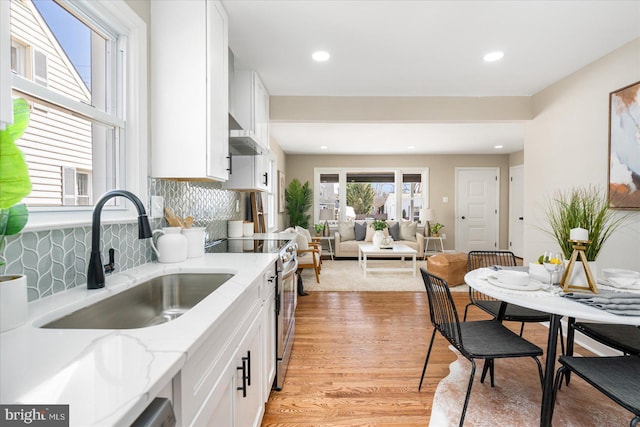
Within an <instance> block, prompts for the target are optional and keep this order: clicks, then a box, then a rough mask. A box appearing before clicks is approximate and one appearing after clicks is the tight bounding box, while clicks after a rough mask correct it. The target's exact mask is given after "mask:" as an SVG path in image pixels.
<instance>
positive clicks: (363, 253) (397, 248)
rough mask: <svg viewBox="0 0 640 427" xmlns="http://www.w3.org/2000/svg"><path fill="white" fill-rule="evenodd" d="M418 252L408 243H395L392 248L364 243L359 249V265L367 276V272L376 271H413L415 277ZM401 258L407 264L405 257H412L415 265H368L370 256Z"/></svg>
mask: <svg viewBox="0 0 640 427" xmlns="http://www.w3.org/2000/svg"><path fill="white" fill-rule="evenodd" d="M416 254H417V251H416V250H415V249H412V248H410V247H409V246H407V245H403V244H400V243H396V244H393V245H392V246H391V248H390V249H382V248H379V247H377V246H374V245H371V244H362V245H360V247H359V249H358V265H359V266H360V267H361V268H362V270H363V271H364V277H367V273H369V272H374V271H381V272H392V271H398V272H413V277H416ZM382 257H384V258H399V259H400V262H402V264H403V265H405V264H406V262H405V257H411V258H412V259H413V265H412V266H411V267H403V266H398V267H371V266H369V265H367V260H368V258H382Z"/></svg>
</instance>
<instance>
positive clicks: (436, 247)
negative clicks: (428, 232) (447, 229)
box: [424, 236, 444, 258]
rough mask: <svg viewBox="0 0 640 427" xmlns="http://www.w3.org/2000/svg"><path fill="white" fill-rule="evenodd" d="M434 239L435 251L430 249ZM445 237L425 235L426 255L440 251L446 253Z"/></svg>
mask: <svg viewBox="0 0 640 427" xmlns="http://www.w3.org/2000/svg"><path fill="white" fill-rule="evenodd" d="M432 240H433V251H431V252H430V251H429V243H430V242H431V241H432ZM443 240H444V237H441V236H438V237H433V236H425V238H424V256H425V258H426V257H427V256H428V255H433V254H436V253H438V252H442V253H444V242H443ZM438 242H440V250H438Z"/></svg>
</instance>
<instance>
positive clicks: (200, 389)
mask: <svg viewBox="0 0 640 427" xmlns="http://www.w3.org/2000/svg"><path fill="white" fill-rule="evenodd" d="M274 271H275V269H274V267H273V266H272V267H270V268H269V269H268V270H265V271H264V272H263V274H262V275H261V277H260V279H258V280H256V281H255V282H254V283H253V284H251V286H249V288H248V289H247V290H246V291H245V292H244V293H243V294H242V296H241V297H240V298H239V299H238V300H237V301H236V303H234V304H233V305H232V306H231V307H230V309H229V310H228V311H227V312H226V313H225V314H224V315H223V317H222V318H221V319H220V320H218V321H217V322H216V323H215V324H214V326H213V328H212V331H211V333H210V334H209V336H208V337H207V338H206V339H205V340H204V342H203V343H202V345H201V346H200V347H198V348H197V349H195V350H194V352H193V354H192V355H191V356H190V357H189V358H188V360H187V362H186V364H185V366H184V367H183V369H182V370H181V372H180V374H179V375H177V376H176V377H175V378H174V380H173V395H174V406H175V411H176V417H177V419H178V425H179V426H225V427H234V426H235V427H251V426H253V427H257V426H259V425H260V423H261V420H262V416H263V415H264V403H265V402H266V401H267V399H268V396H269V392H270V390H271V384H272V383H273V378H274V375H275V371H274V369H275V331H274V330H273V328H275V317H273V316H275V307H274V303H273V302H268V301H267V299H268V298H270V299H271V300H273V299H274V292H271V293H269V290H270V289H272V290H273V291H275V289H274V285H273V284H272V283H269V282H268V279H269V278H270V277H271V276H273V274H274ZM267 309H268V310H272V311H273V315H268V314H266V313H265V310H267ZM269 322H271V323H269ZM265 382H266V384H265ZM265 393H266V394H265Z"/></svg>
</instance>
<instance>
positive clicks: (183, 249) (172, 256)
mask: <svg viewBox="0 0 640 427" xmlns="http://www.w3.org/2000/svg"><path fill="white" fill-rule="evenodd" d="M181 230H182V228H181V227H163V228H162V230H153V235H154V236H155V235H156V233H159V234H160V236H159V237H158V241H157V246H156V244H154V243H153V239H151V247H152V248H153V250H154V251H155V253H156V255H157V256H158V262H162V263H170V262H182V261H184V260H186V259H187V238H186V237H185V236H183V235H182V234H180V231H181Z"/></svg>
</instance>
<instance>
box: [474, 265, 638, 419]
mask: <svg viewBox="0 0 640 427" xmlns="http://www.w3.org/2000/svg"><path fill="white" fill-rule="evenodd" d="M492 279H494V277H493V276H492V275H491V270H490V269H487V268H479V269H476V270H472V271H470V272H468V273H467V274H466V275H465V282H466V283H467V284H468V285H469V286H470V287H472V288H473V289H475V290H477V291H479V292H482V293H483V294H485V295H488V296H490V297H493V298H496V299H498V300H500V301H502V302H503V304H502V308H501V312H502V313H504V309H505V308H506V304H516V305H519V306H522V307H527V308H531V309H534V310H540V311H543V312H547V313H549V315H550V317H549V335H548V339H547V351H546V360H545V371H544V381H543V385H542V404H541V408H540V426H545V427H546V426H551V417H552V415H553V405H554V399H553V391H554V390H553V389H554V384H553V380H554V374H555V366H556V365H555V364H556V351H557V340H558V327H559V326H560V320H561V319H562V317H567V318H568V320H569V323H573V322H574V321H575V319H579V320H581V321H589V322H603V323H615V324H624V325H636V326H640V316H638V315H635V313H634V315H621V314H613V313H611V312H609V311H605V310H603V309H600V308H596V307H594V306H590V305H587V304H583V303H580V302H578V301H577V300H575V299H572V298H567V297H563V296H562V295H563V293H564V292H563V291H562V289H561V288H559V287H558V286H553V285H541V286H540V287H529V288H527V289H526V290H523V289H521V288H520V287H519V286H518V285H517V284H515V283H514V284H513V285H512V286H510V285H509V284H508V283H507V284H500V285H497V283H499V282H497V281H496V280H492ZM567 335H568V338H567V339H568V340H571V341H572V340H573V334H572V331H571V330H570V331H568V334H567ZM569 346H571V348H572V346H573V342H568V343H567V347H569Z"/></svg>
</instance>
